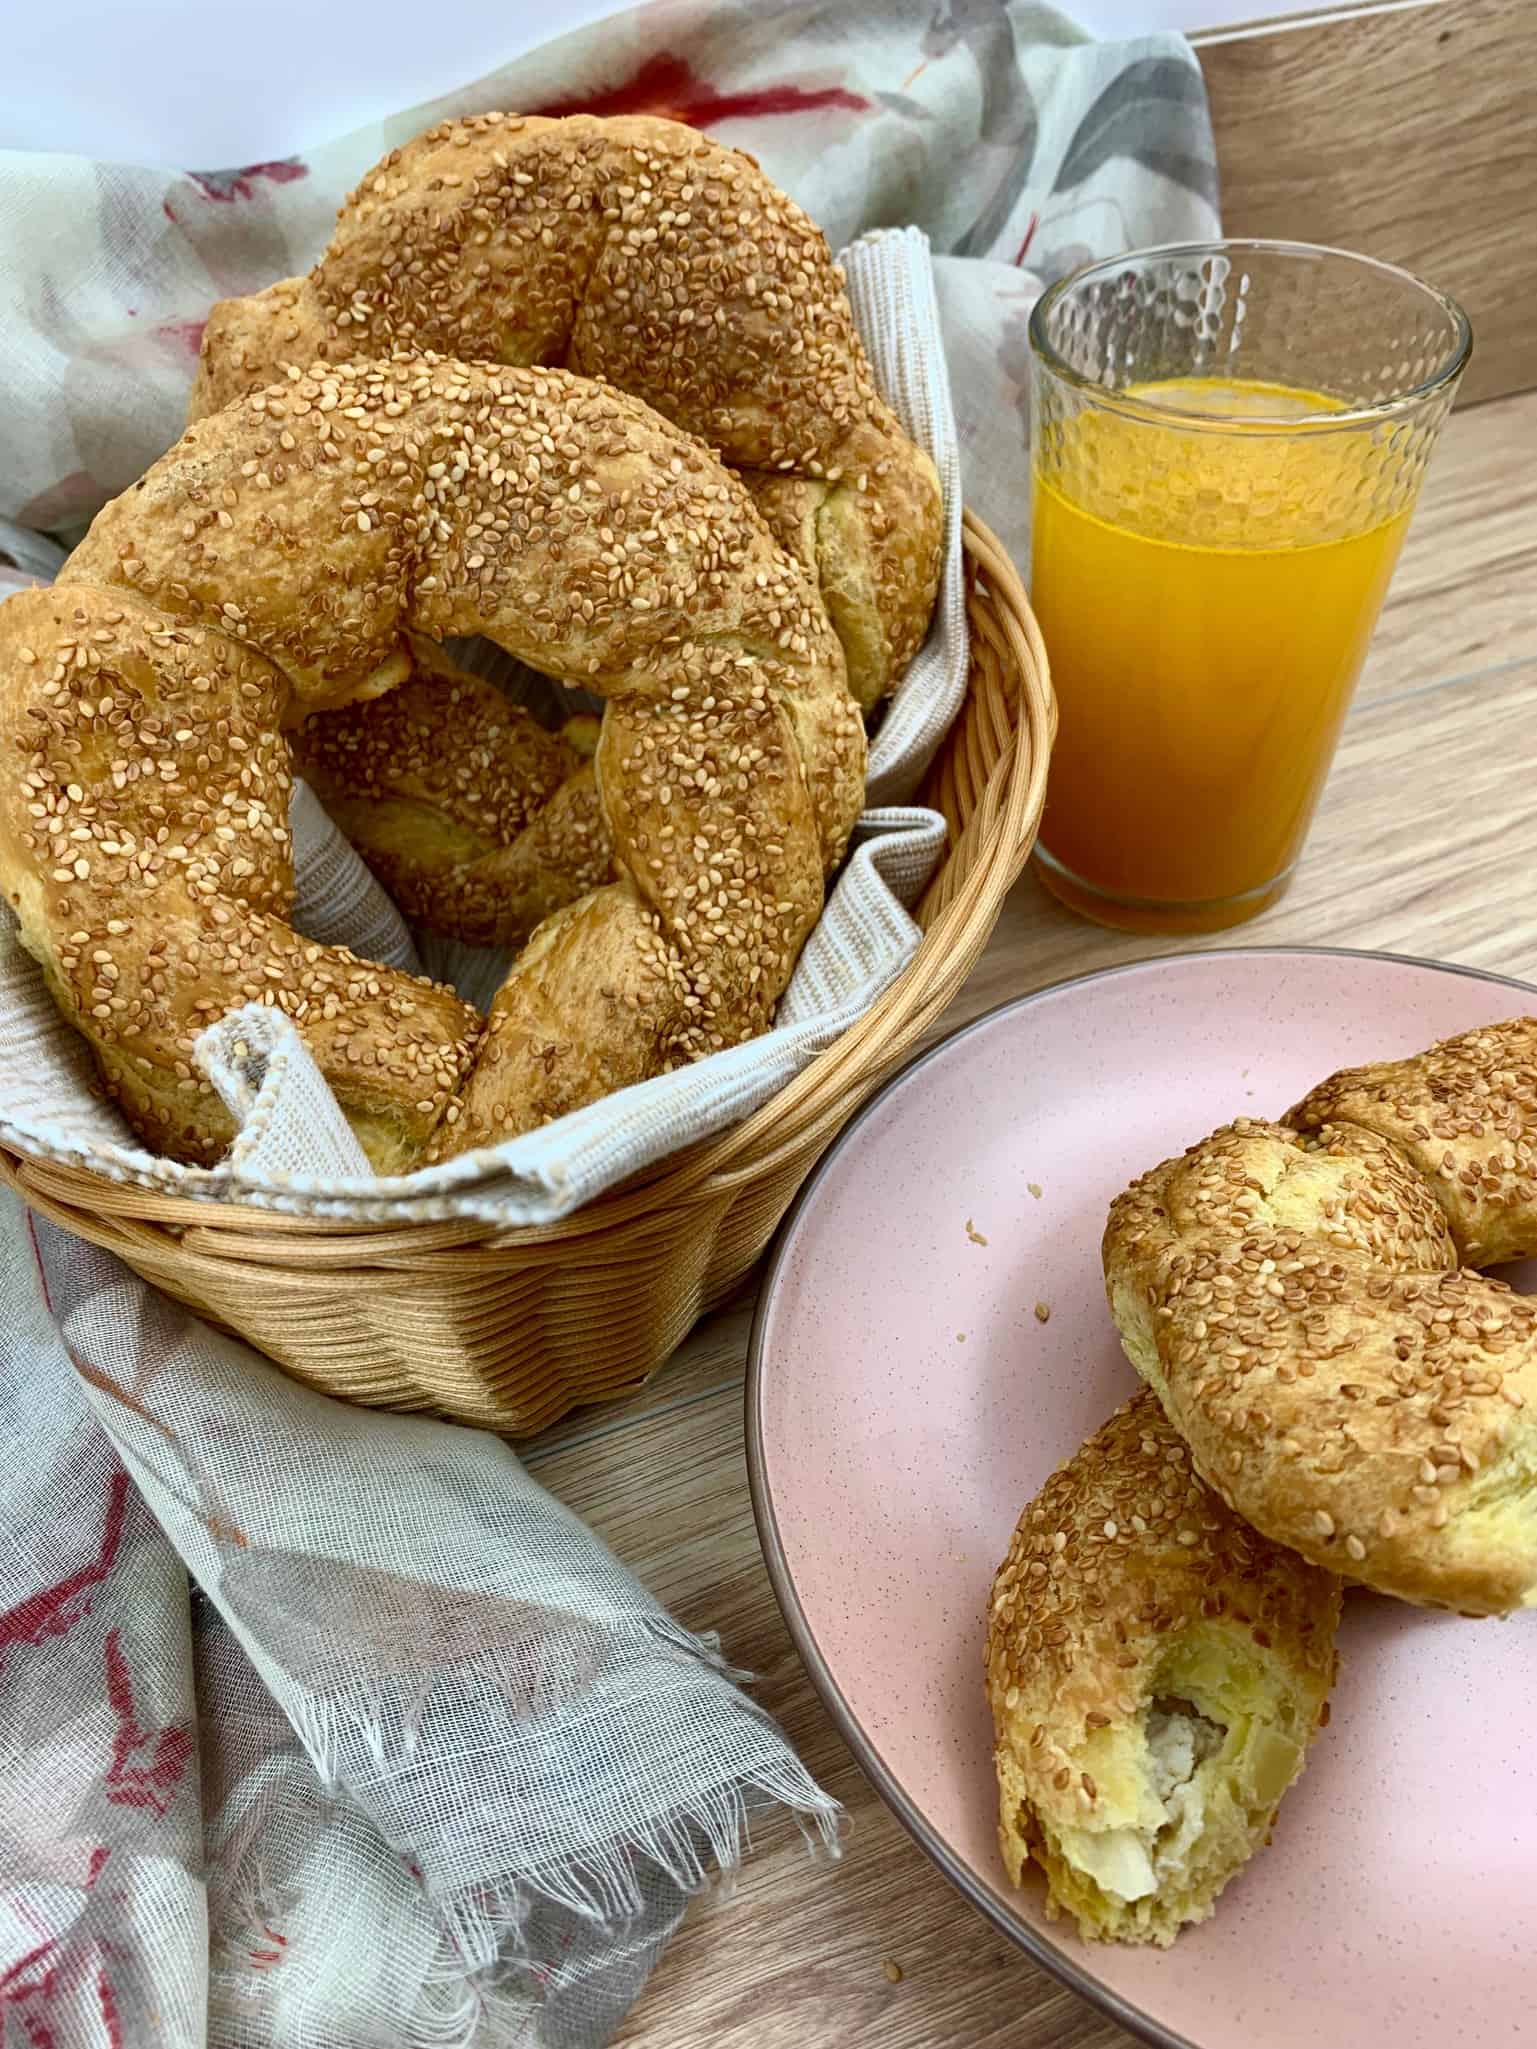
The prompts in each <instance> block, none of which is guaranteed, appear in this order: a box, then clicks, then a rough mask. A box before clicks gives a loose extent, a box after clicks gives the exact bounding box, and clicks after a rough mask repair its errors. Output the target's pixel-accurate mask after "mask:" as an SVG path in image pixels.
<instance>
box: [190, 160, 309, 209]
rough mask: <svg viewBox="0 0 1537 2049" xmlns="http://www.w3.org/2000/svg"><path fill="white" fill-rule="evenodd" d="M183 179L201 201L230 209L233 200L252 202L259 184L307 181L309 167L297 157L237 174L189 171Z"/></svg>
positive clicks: (249, 168)
mask: <svg viewBox="0 0 1537 2049" xmlns="http://www.w3.org/2000/svg"><path fill="white" fill-rule="evenodd" d="M187 176H188V177H189V178H190V179H191V180H192V182H193V184H194V185H196V187H197V188H198V190H199V191H200V192H201V193H202V195H203V197H204V198H205V199H212V200H215V201H216V202H217V203H218V204H219V205H220V206H232V205H233V204H234V203H235V201H236V200H237V199H254V198H255V197H256V192H257V187H258V186H260V185H292V184H294V183H295V182H296V181H297V180H298V179H300V178H307V177H308V176H309V166H308V165H307V164H302V163H300V161H299V159H298V158H297V157H279V158H278V159H277V160H276V161H275V162H273V163H270V164H247V165H246V166H245V168H244V169H243V170H239V171H189V172H188V173H187ZM168 210H169V209H168ZM173 218H174V216H173Z"/></svg>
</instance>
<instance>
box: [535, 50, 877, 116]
mask: <svg viewBox="0 0 1537 2049" xmlns="http://www.w3.org/2000/svg"><path fill="white" fill-rule="evenodd" d="M869 105H870V102H869V101H868V100H867V99H866V98H865V97H864V95H863V94H862V93H857V92H850V91H848V89H847V88H846V87H845V86H841V85H827V86H804V85H754V86H744V87H742V88H741V90H740V91H737V92H722V91H720V90H718V89H717V88H716V87H715V86H713V85H711V84H710V83H709V82H708V81H707V80H706V79H702V78H700V77H699V75H698V73H697V72H696V71H695V70H694V68H693V66H692V65H691V64H690V63H689V62H688V60H687V58H685V57H674V56H672V55H671V54H670V53H669V52H668V51H666V50H659V51H658V52H657V54H656V55H655V56H654V57H648V58H647V59H646V61H645V63H644V64H642V65H641V67H640V69H639V70H638V71H637V72H635V74H634V75H633V76H632V77H630V78H628V79H626V80H625V82H624V83H623V84H622V85H615V86H600V87H598V88H597V89H596V90H595V91H593V92H590V93H583V94H581V95H580V96H579V97H578V98H576V99H570V100H550V101H548V102H547V103H546V104H545V105H544V106H540V107H530V108H529V110H528V111H529V112H530V113H532V114H547V115H550V116H557V115H565V114H660V115H663V116H665V118H666V119H667V120H669V121H686V122H687V123H688V125H689V126H690V127H691V128H713V127H714V126H715V124H716V122H717V121H745V120H750V119H751V118H752V117H753V116H754V115H756V114H810V113H815V112H816V111H817V110H818V109H819V108H822V107H840V108H842V109H844V110H845V111H846V112H849V113H853V114H862V113H864V112H865V111H866V110H867V109H868V107H869Z"/></svg>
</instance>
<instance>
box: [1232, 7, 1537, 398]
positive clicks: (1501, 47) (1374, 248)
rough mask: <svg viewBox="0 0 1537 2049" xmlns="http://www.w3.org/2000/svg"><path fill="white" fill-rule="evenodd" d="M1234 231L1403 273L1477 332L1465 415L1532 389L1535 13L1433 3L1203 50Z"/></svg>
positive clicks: (1536, 217)
mask: <svg viewBox="0 0 1537 2049" xmlns="http://www.w3.org/2000/svg"><path fill="white" fill-rule="evenodd" d="M1195 40H1196V41H1197V45H1198V54H1199V56H1200V60H1201V68H1202V70H1203V71H1204V73H1205V75H1206V87H1207V92H1208V94H1209V95H1210V99H1211V109H1212V123H1213V127H1214V129H1215V131H1216V140H1217V163H1218V166H1219V167H1220V173H1221V183H1222V218H1223V225H1224V227H1225V228H1226V230H1227V232H1228V233H1229V234H1234V235H1280V236H1290V237H1293V238H1295V239H1298V240H1302V241H1308V242H1326V243H1332V244H1335V245H1337V246H1340V247H1343V248H1347V249H1359V250H1361V251H1362V252H1363V253H1364V254H1366V255H1369V256H1378V257H1383V258H1385V259H1386V260H1387V261H1388V262H1391V263H1401V264H1404V265H1405V266H1406V267H1407V268H1408V269H1410V270H1413V271H1416V272H1418V273H1420V274H1421V275H1422V276H1424V277H1426V278H1428V279H1430V280H1431V281H1432V282H1433V283H1435V284H1437V285H1439V286H1440V287H1441V288H1442V289H1443V290H1444V291H1448V292H1450V293H1451V294H1452V295H1453V297H1454V298H1457V299H1459V300H1460V301H1461V302H1462V304H1463V305H1464V306H1465V307H1466V308H1467V311H1468V313H1469V315H1470V317H1471V319H1472V322H1473V329H1474V351H1473V361H1472V364H1471V366H1470V368H1469V370H1468V372H1467V375H1466V376H1465V378H1464V379H1463V385H1462V393H1461V398H1462V402H1463V403H1464V404H1468V403H1471V402H1473V401H1475V400H1478V399H1482V398H1491V397H1495V396H1498V395H1499V394H1501V393H1505V392H1512V391H1527V390H1530V389H1532V387H1533V386H1537V234H1534V223H1537V149H1534V148H1533V142H1532V138H1533V128H1534V123H1537V112H1534V108H1537V7H1534V6H1533V5H1532V4H1531V0H1436V4H1433V5H1431V6H1427V7H1420V8H1411V9H1408V10H1404V11H1398V12H1394V13H1391V14H1383V13H1368V12H1359V13H1354V12H1352V13H1347V14H1345V15H1343V16H1342V17H1339V18H1336V19H1333V20H1329V21H1324V22H1320V23H1318V24H1316V25H1312V26H1307V27H1297V26H1295V25H1289V24H1288V23H1286V22H1285V21H1278V22H1273V23H1268V24H1263V25H1260V26H1257V27H1255V28H1254V29H1253V30H1252V31H1249V32H1245V33H1239V34H1232V33H1226V34H1224V35H1222V36H1221V37H1220V38H1218V39H1216V40H1202V39H1201V38H1199V37H1198V38H1196V39H1195Z"/></svg>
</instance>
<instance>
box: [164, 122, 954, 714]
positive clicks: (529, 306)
mask: <svg viewBox="0 0 1537 2049" xmlns="http://www.w3.org/2000/svg"><path fill="white" fill-rule="evenodd" d="M403 349H410V350H417V349H426V350H435V351H438V352H440V353H441V354H444V355H450V356H456V357H459V358H462V359H464V360H467V361H485V362H498V363H508V364H520V365H527V364H534V363H549V364H561V365H564V366H565V367H567V368H569V369H571V370H575V371H579V372H582V373H583V374H585V375H588V376H592V377H600V378H603V379H605V380H606V381H607V382H609V383H612V384H614V385H617V386H619V387H620V388H621V389H622V390H625V391H628V392H631V393H633V394H634V395H635V396H637V397H639V398H641V399H644V400H645V401H646V402H647V403H648V404H649V405H651V406H653V407H654V408H655V409H656V411H658V412H659V413H661V414H662V415H663V417H664V418H666V419H669V420H672V421H674V422H675V423H676V424H677V425H678V426H680V427H682V428H684V429H685V430H686V431H688V432H690V433H693V434H697V435H699V436H701V437H702V438H703V439H704V440H705V441H707V442H708V443H709V444H710V445H711V446H712V447H713V448H716V449H718V450H719V451H720V453H721V455H722V457H723V459H724V460H725V461H726V462H727V463H728V464H730V465H731V466H732V467H733V468H736V469H739V470H741V471H743V472H744V473H750V474H749V481H750V483H751V485H752V487H753V488H754V490H755V491H756V492H759V493H761V495H762V503H763V506H764V509H765V514H766V516H767V517H768V519H769V522H770V525H771V527H772V528H773V530H774V532H775V534H776V537H777V538H778V539H779V540H780V541H781V543H782V544H783V545H785V546H787V547H789V548H790V549H791V550H792V551H793V552H797V553H798V554H799V555H800V556H801V558H802V559H803V560H804V561H805V562H806V563H807V564H808V566H810V567H811V568H813V570H814V573H815V580H816V582H817V584H818V586H819V588H820V591H821V595H822V597H823V600H824V603H825V604H826V606H827V609H828V611H829V613H830V614H831V616H832V618H833V620H834V623H835V625H836V628H837V630H838V633H839V635H840V638H841V640H842V643H843V647H844V652H845V655H846V657H847V662H848V672H849V685H850V688H851V689H852V691H853V693H854V695H855V697H856V699H857V700H858V702H859V703H860V705H861V706H863V707H866V708H868V707H869V706H870V705H872V704H874V703H875V702H876V701H877V699H879V698H880V697H881V696H882V695H884V694H885V693H886V692H887V691H889V690H890V689H891V688H892V687H893V685H894V684H895V682H896V680H897V679H898V677H899V676H900V675H901V673H902V671H903V669H904V668H905V667H906V665H907V663H908V661H909V660H910V659H911V657H912V655H913V654H914V653H915V652H916V650H917V647H918V645H919V643H920V641H921V640H922V637H923V634H924V632H925V631H926V630H927V626H928V621H929V615H930V613H931V611H932V609H933V602H934V596H935V592H936V590H937V588H938V580H939V564H940V546H941V506H940V493H939V483H938V478H937V476H936V474H935V471H934V466H933V464H932V463H931V462H930V460H929V458H928V457H927V455H925V454H924V453H923V451H922V450H920V449H919V448H917V447H916V446H915V445H914V444H913V443H912V442H911V441H910V440H909V439H908V437H907V436H906V434H905V433H904V432H903V431H902V429H901V427H900V425H899V424H898V422H897V420H896V417H895V415H894V414H893V413H892V412H891V410H890V408H889V407H888V406H886V405H885V403H884V402H883V401H882V400H881V398H880V396H879V394H878V393H877V391H876V389H875V383H874V379H873V377H872V375H871V371H870V366H869V362H868V360H867V358H866V356H865V353H864V349H863V347H862V346H861V343H860V340H859V336H858V334H857V332H856V330H855V327H854V322H853V315H852V312H851V310H850V307H849V302H848V297H847V294H846V293H845V291H844V289H843V279H842V275H841V273H840V272H839V270H838V268H837V266H836V265H835V264H834V263H833V261H832V258H831V256H830V254H829V252H828V248H827V244H826V241H825V239H824V238H823V236H822V234H821V233H820V231H819V230H818V229H817V228H816V227H815V226H814V225H813V224H812V222H811V221H810V220H808V219H807V217H806V216H805V215H804V214H803V213H802V212H801V211H800V209H799V208H798V207H796V206H795V205H793V204H792V202H791V201H790V200H789V199H787V198H786V197H785V195H784V194H783V193H781V192H779V191H778V190H776V188H775V187H774V186H773V185H772V184H771V183H770V182H769V180H768V179H767V178H765V177H764V176H763V174H762V172H761V171H760V170H759V169H758V167H757V165H756V164H755V163H754V162H753V160H752V159H751V158H750V157H747V156H744V155H742V154H741V153H740V152H738V151H735V150H731V149H727V148H724V147H723V146H722V145H721V144H719V143H716V142H713V141H711V140H709V139H708V138H707V137H704V136H701V135H698V134H696V133H695V132H694V131H693V130H692V129H689V128H686V127H684V126H682V125H681V124H679V123H677V122H672V121H663V120H657V119H654V118H652V117H649V116H643V115H636V116H623V117H620V118H618V119H613V120H601V119H597V118H595V117H592V116H589V115H574V116H571V117H570V118H568V119H563V120H551V119H544V118H541V117H538V116H518V115H511V114H485V115H479V116H476V117H474V118H472V119H470V120H465V121H456V122H449V123H445V124H444V125H442V126H440V127H438V128H434V129H432V130H431V131H430V132H429V133H427V134H425V135H422V136H419V137H417V138H416V140H415V141H413V142H410V143H408V144H406V145H405V146H404V147H403V148H401V149H397V150H394V151H392V152H391V154H390V155H389V156H387V157H386V158H385V159H384V160H383V162H382V163H380V164H378V165H377V166H376V167H375V168H374V170H372V171H371V172H370V173H369V174H368V176H367V177H366V178H365V179H364V180H363V182H362V183H361V184H360V185H359V187H358V189H357V190H356V191H355V192H354V193H353V194H352V196H351V198H350V199H349V200H348V201H347V203H346V205H345V206H344V207H343V208H342V210H341V214H340V216H339V218H338V222H337V228H336V234H335V236H334V238H333V241H332V244H331V247H330V249H329V250H328V251H327V252H326V254H325V256H324V257H322V259H321V261H320V262H319V263H318V264H317V265H316V267H315V269H314V270H313V271H312V272H311V273H310V274H309V276H308V277H304V278H288V279H284V280H283V281H282V282H281V283H279V284H276V285H273V286H271V287H270V288H269V289H268V290H267V291H265V292H260V293H257V294H255V295H253V296H252V297H250V298H245V299H231V300H225V301H223V302H221V303H220V304H219V305H217V306H216V307H215V308H214V310H213V313H212V315H211V316H210V319H209V322H208V326H207V330H206V332H205V335H204V339H203V349H202V359H201V365H200V369H199V374H198V381H197V385H196V388H195V391H194V394H193V402H192V415H193V417H194V418H196V417H198V416H199V415H200V414H203V413H207V412H211V411H214V410H217V409H218V408H219V407H220V406H222V405H224V404H226V403H227V402H228V401H229V400H231V399H233V398H236V397H240V396H243V395H245V394H247V393H249V392H251V391H253V390H255V389H258V388H260V387H262V386H264V385H266V384H268V383H270V382H271V381H272V380H273V379H274V378H275V377H276V376H277V375H278V374H279V372H280V371H281V370H282V368H283V367H285V366H287V365H294V364H300V365H307V364H310V363H312V362H315V361H317V360H323V361H329V362H337V361H340V360H342V359H344V358H353V357H358V356H363V355H378V356H384V355H388V354H391V353H392V352H396V351H399V350H403Z"/></svg>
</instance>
